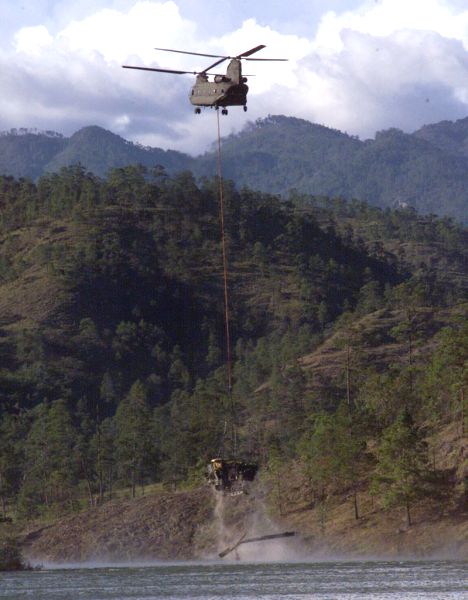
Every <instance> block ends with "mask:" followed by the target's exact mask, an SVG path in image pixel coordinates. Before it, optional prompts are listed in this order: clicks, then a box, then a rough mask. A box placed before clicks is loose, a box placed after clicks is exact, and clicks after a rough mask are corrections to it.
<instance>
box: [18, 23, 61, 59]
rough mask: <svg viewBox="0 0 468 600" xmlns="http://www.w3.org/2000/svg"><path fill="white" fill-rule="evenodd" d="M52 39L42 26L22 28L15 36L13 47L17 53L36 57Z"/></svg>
mask: <svg viewBox="0 0 468 600" xmlns="http://www.w3.org/2000/svg"><path fill="white" fill-rule="evenodd" d="M53 41H54V39H53V37H52V36H51V35H50V33H49V32H48V31H47V28H46V27H44V25H37V26H35V27H23V28H22V29H20V30H19V31H18V32H17V33H16V35H15V46H16V51H17V52H18V53H20V54H21V53H24V54H31V55H33V56H34V55H35V56H38V55H39V54H41V52H42V51H43V50H44V48H46V47H47V46H50V45H51V44H52V43H53Z"/></svg>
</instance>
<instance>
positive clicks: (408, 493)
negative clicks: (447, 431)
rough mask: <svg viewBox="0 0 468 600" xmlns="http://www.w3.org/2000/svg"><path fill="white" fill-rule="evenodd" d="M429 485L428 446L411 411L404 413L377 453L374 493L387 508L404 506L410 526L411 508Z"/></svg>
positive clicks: (383, 439) (384, 435) (390, 430)
mask: <svg viewBox="0 0 468 600" xmlns="http://www.w3.org/2000/svg"><path fill="white" fill-rule="evenodd" d="M429 482H430V467H429V459H428V451H427V444H426V442H425V440H424V436H423V433H422V431H421V429H419V428H417V427H416V425H415V424H414V422H413V419H412V418H411V416H410V414H409V413H408V411H406V410H403V411H401V412H400V413H399V415H398V417H397V418H396V420H395V422H394V423H393V424H392V425H390V426H389V427H387V429H385V430H384V432H383V436H382V441H381V443H380V445H379V447H378V449H377V466H376V469H375V472H374V474H373V489H374V490H375V491H377V492H379V493H381V494H382V497H383V502H384V505H385V506H387V507H391V506H404V507H405V509H406V519H407V523H408V526H411V525H412V519H411V506H412V505H413V504H414V502H416V501H417V500H418V499H419V498H421V497H422V496H423V495H424V494H425V493H427V491H428V486H429Z"/></svg>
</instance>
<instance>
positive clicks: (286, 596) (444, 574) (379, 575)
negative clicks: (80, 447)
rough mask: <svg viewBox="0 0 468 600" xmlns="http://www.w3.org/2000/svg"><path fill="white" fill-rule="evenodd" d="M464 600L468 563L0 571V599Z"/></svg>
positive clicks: (202, 565)
mask: <svg viewBox="0 0 468 600" xmlns="http://www.w3.org/2000/svg"><path fill="white" fill-rule="evenodd" d="M5 598H7V599H8V600H16V599H18V600H19V599H21V600H25V599H28V598H30V599H31V600H111V599H112V600H150V599H160V598H166V599H173V600H176V599H177V600H190V599H198V600H214V599H219V598H233V599H236V600H253V599H260V598H261V599H265V600H274V599H281V600H293V599H294V600H296V599H300V600H306V599H308V598H311V599H315V598H316V599H319V600H333V599H337V600H358V599H362V598H364V599H368V600H397V599H401V600H423V599H424V600H427V599H433V600H455V599H457V600H468V563H467V562H463V561H421V562H409V561H408V562H405V561H402V562H390V561H389V562H383V561H372V562H322V563H312V562H311V563H268V564H261V563H250V564H246V563H219V562H217V563H197V564H195V563H190V564H189V563H182V564H158V565H152V566H131V567H128V566H127V567H116V566H113V567H111V566H107V567H103V566H94V567H92V566H89V567H88V568H83V567H82V566H80V567H73V568H66V569H64V568H47V569H44V570H41V571H33V572H24V573H2V574H0V599H5Z"/></svg>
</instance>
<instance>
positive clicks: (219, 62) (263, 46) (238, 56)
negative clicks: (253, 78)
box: [203, 44, 266, 73]
mask: <svg viewBox="0 0 468 600" xmlns="http://www.w3.org/2000/svg"><path fill="white" fill-rule="evenodd" d="M263 48H266V46H265V44H260V46H255V48H251V49H250V50H247V51H246V52H242V54H238V55H237V56H223V57H220V59H221V60H218V61H217V62H215V63H213V64H212V65H210V66H209V67H208V68H207V69H205V70H204V71H203V73H206V72H207V71H209V70H210V69H212V68H213V67H217V66H218V65H219V64H221V63H222V62H224V61H225V60H228V59H230V58H237V59H243V58H246V57H247V56H250V55H251V54H255V52H258V51H259V50H263Z"/></svg>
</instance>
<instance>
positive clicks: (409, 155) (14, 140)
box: [0, 115, 468, 223]
mask: <svg viewBox="0 0 468 600" xmlns="http://www.w3.org/2000/svg"><path fill="white" fill-rule="evenodd" d="M224 123H226V124H227V123H228V122H227V121H225V122H223V125H222V127H223V128H224V126H225V125H224ZM467 128H468V119H461V120H459V121H456V122H448V121H443V122H441V123H436V124H433V125H427V126H425V127H423V128H421V129H420V130H418V131H416V132H414V133H413V134H406V133H403V132H402V131H400V130H398V129H389V130H385V131H380V132H377V133H376V136H375V139H369V140H365V141H363V140H359V139H358V137H357V136H353V135H348V134H346V133H343V132H341V131H338V130H334V129H330V128H328V127H324V126H322V125H318V124H314V123H310V122H308V121H305V120H303V119H296V118H292V117H285V116H281V115H280V116H270V117H267V118H265V119H259V120H257V121H256V122H254V123H247V125H246V126H245V127H244V128H243V129H242V130H241V131H240V132H239V133H237V134H233V135H229V136H227V137H225V138H223V142H222V143H223V172H224V175H225V176H226V177H227V178H231V179H233V180H234V181H236V184H237V185H238V186H239V187H241V186H243V185H246V186H248V187H250V188H253V189H256V190H261V191H263V192H266V193H270V194H281V195H283V197H287V195H288V194H289V193H290V192H291V190H295V191H296V192H300V193H306V194H313V195H316V196H317V195H325V196H330V197H337V196H340V197H343V198H345V199H348V200H351V199H353V198H358V199H359V200H364V201H366V202H368V203H369V204H371V205H374V206H379V207H382V208H383V207H391V208H396V207H398V206H410V207H413V208H415V209H417V210H418V211H419V212H420V213H424V214H436V215H439V216H444V215H448V216H450V217H452V218H455V219H457V220H458V221H460V222H464V223H466V218H467V217H466V215H467V214H468V210H467V206H468V195H467V191H466V190H467V189H468V152H467V148H468V141H467V140H468V138H467V133H466V132H467ZM214 136H215V127H214V122H213V137H214ZM76 164H81V165H83V166H84V168H85V169H86V170H89V171H91V172H93V173H94V174H96V175H99V176H101V177H104V176H106V175H107V174H108V172H109V170H110V169H112V168H116V167H124V166H127V165H135V164H143V165H145V166H146V167H148V168H153V167H155V166H156V165H160V166H162V167H164V168H165V169H166V171H167V172H168V173H169V174H174V173H177V172H180V171H183V170H186V169H190V170H192V171H193V173H194V174H195V175H196V177H205V176H207V177H211V176H212V174H213V173H215V172H216V152H207V153H206V154H204V155H201V156H198V157H195V158H193V157H190V156H188V155H186V154H183V153H180V152H174V151H171V150H167V151H164V150H161V149H160V148H150V147H143V146H141V145H139V144H134V143H131V142H128V141H126V140H124V139H123V138H122V137H120V136H118V135H115V134H114V133H111V132H110V131H106V130H104V129H102V128H100V127H84V128H83V129H80V130H79V131H77V132H76V133H75V134H73V135H72V136H71V137H70V138H63V137H61V136H60V135H58V134H54V133H53V132H45V133H32V132H28V131H27V130H19V131H17V130H14V131H12V132H7V133H3V134H1V135H0V174H3V175H13V176H15V177H29V178H31V179H33V180H36V179H37V178H38V177H39V176H40V175H41V174H45V173H46V172H57V171H59V170H60V168H62V167H66V166H71V165H76Z"/></svg>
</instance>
